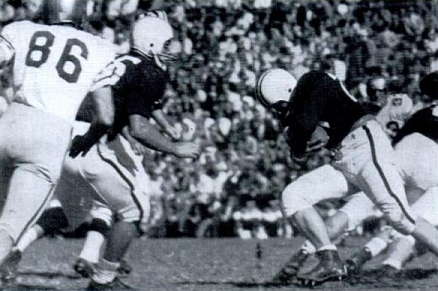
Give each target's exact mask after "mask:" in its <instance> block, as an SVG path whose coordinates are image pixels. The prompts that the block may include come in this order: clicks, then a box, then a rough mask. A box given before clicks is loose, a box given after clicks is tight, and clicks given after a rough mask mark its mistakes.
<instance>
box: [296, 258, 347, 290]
mask: <svg viewBox="0 0 438 291" xmlns="http://www.w3.org/2000/svg"><path fill="white" fill-rule="evenodd" d="M316 256H317V258H318V259H319V263H318V264H317V265H316V266H315V267H314V268H312V269H311V270H310V271H307V272H305V273H302V274H300V273H298V274H297V279H298V280H299V281H300V282H301V283H302V285H305V286H315V285H316V284H322V283H324V282H326V281H332V280H342V278H343V277H345V276H346V275H347V269H346V268H345V266H344V263H343V262H342V260H341V257H340V256H339V253H338V251H337V250H323V251H319V252H316Z"/></svg>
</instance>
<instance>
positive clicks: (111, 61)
mask: <svg viewBox="0 0 438 291" xmlns="http://www.w3.org/2000/svg"><path fill="white" fill-rule="evenodd" d="M99 47H107V48H108V49H106V50H105V51H104V52H102V55H101V57H100V59H99V60H98V61H96V64H95V65H96V66H98V67H101V68H102V70H101V71H100V72H99V73H98V74H97V75H96V76H95V77H94V79H93V83H92V85H91V88H90V92H93V91H96V90H98V89H100V88H103V87H106V86H113V85H114V84H116V83H117V82H118V81H119V80H120V78H121V76H122V75H123V73H124V70H123V68H121V67H120V63H119V62H118V61H117V60H115V58H116V51H115V47H114V45H113V44H112V43H107V42H102V43H99Z"/></svg>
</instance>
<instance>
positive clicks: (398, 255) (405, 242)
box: [344, 72, 438, 272]
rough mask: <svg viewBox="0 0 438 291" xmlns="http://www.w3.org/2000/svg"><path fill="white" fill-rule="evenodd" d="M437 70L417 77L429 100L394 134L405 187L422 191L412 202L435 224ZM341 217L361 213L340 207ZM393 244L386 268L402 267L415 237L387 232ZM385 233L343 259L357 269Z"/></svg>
mask: <svg viewBox="0 0 438 291" xmlns="http://www.w3.org/2000/svg"><path fill="white" fill-rule="evenodd" d="M437 87H438V72H433V73H430V74H428V75H427V76H425V77H424V78H423V79H421V81H420V90H421V92H422V93H423V94H424V95H426V96H428V97H429V98H430V99H431V100H432V102H430V105H428V106H426V107H425V108H423V109H421V110H419V111H417V112H416V113H415V114H413V115H412V117H411V118H409V119H408V121H407V122H406V124H405V126H404V127H402V129H401V130H400V131H399V132H398V134H397V135H396V136H395V138H394V143H395V150H396V153H397V157H398V158H397V164H398V165H399V167H400V169H401V173H402V177H403V179H404V180H405V182H406V184H407V186H408V187H411V188H413V189H420V190H421V191H423V193H422V195H421V197H420V198H419V199H418V200H417V201H415V203H414V204H413V205H412V209H413V210H415V211H416V213H418V214H419V215H420V216H422V217H423V218H425V219H427V220H429V221H430V222H431V223H432V224H434V225H435V226H438V216H437V213H436V209H434V208H433V207H431V205H437V200H438V167H437V160H438V145H437V143H438V109H437V108H438V107H437V100H438V91H437V90H436V88H437ZM356 199H357V201H358V202H359V203H365V204H366V203H367V202H366V201H365V200H364V198H363V197H358V198H356ZM344 213H345V219H348V220H349V221H351V224H352V225H353V226H354V225H357V224H358V223H359V222H360V221H361V220H363V219H364V218H366V217H365V215H358V214H357V213H354V211H353V209H352V208H347V209H345V210H344ZM390 234H391V235H392V240H393V241H394V244H395V246H394V247H393V248H392V251H391V252H390V254H389V256H388V258H387V259H386V260H385V261H384V262H383V265H384V266H386V268H385V269H386V270H388V271H389V272H393V271H394V270H399V269H401V268H402V266H403V265H404V263H406V262H407V261H408V259H409V258H411V257H412V256H413V254H414V250H415V247H414V246H415V243H416V241H415V239H414V238H413V237H412V236H402V235H400V234H398V233H395V234H394V232H391V233H390ZM387 238H388V236H386V235H385V234H383V235H382V237H379V236H378V237H375V238H373V239H372V240H371V241H369V242H368V243H367V244H366V245H365V246H364V247H363V248H362V249H361V250H360V251H359V252H358V253H356V254H355V255H353V256H352V257H351V258H350V259H348V260H347V266H348V267H349V269H351V270H352V271H353V272H355V271H358V270H360V269H361V267H362V266H363V264H365V262H367V261H368V260H370V259H372V258H373V257H375V256H376V255H378V254H379V253H380V252H382V251H383V250H384V249H385V248H386V247H387V245H388V239H387Z"/></svg>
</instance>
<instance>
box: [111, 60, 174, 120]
mask: <svg viewBox="0 0 438 291" xmlns="http://www.w3.org/2000/svg"><path fill="white" fill-rule="evenodd" d="M166 83H167V75H166V74H163V73H162V72H158V71H153V70H152V71H150V70H148V71H144V70H142V69H141V67H140V66H138V67H136V68H135V69H133V70H132V71H131V72H129V73H127V74H125V75H124V76H123V78H122V79H121V81H120V82H119V84H118V85H117V87H119V88H124V89H123V92H122V94H123V95H124V99H125V105H126V106H125V110H126V114H127V115H128V116H129V115H135V114H138V115H141V116H144V117H149V116H150V114H151V113H152V111H154V110H156V109H159V108H161V107H162V104H161V99H162V97H163V95H164V90H165V88H166Z"/></svg>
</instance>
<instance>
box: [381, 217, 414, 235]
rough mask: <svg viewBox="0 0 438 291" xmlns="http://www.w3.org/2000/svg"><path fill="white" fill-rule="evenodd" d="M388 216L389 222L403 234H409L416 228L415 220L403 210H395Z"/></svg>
mask: <svg viewBox="0 0 438 291" xmlns="http://www.w3.org/2000/svg"><path fill="white" fill-rule="evenodd" d="M386 217H387V219H388V221H389V224H390V225H391V226H392V227H393V228H394V229H395V230H397V231H398V232H400V233H401V234H404V235H409V234H411V233H412V232H413V231H414V230H415V222H412V221H410V220H409V219H408V218H407V217H406V216H405V215H403V213H402V212H398V211H393V212H392V213H389V214H387V215H386Z"/></svg>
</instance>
